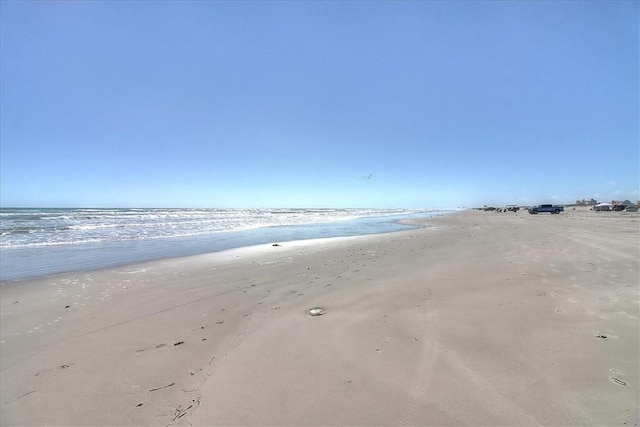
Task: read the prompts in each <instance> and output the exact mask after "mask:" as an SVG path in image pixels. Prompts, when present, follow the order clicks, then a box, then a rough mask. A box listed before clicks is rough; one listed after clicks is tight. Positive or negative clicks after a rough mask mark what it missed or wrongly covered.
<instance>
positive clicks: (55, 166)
mask: <svg viewBox="0 0 640 427" xmlns="http://www.w3.org/2000/svg"><path fill="white" fill-rule="evenodd" d="M0 17H1V30H0V31H1V33H0V36H1V38H0V42H1V46H0V47H1V49H0V54H1V58H0V59H1V70H0V71H1V79H0V83H1V95H0V97H1V98H0V107H1V110H0V111H1V112H0V114H1V116H0V119H1V128H0V132H1V134H0V136H1V145H0V155H1V156H0V178H1V181H0V185H1V188H0V189H1V192H0V204H1V205H2V206H4V207H9V206H49V207H55V206H61V207H406V208H429V207H459V206H466V207H471V206H481V205H483V204H491V205H501V204H511V203H518V204H534V203H545V202H556V203H568V202H574V201H575V200H576V199H582V198H587V199H589V198H591V197H594V198H596V199H598V200H600V201H605V200H606V201H608V200H611V199H622V200H624V199H630V200H633V201H635V200H637V199H640V195H639V194H638V189H639V179H640V178H639V161H640V155H639V129H638V120H639V117H640V116H639V106H638V104H639V96H640V95H639V94H640V89H639V81H640V75H639V58H638V57H639V46H638V37H639V34H638V26H639V3H638V2H636V1H606V2H605V1H598V2H580V1H568V2H562V1H558V2H546V1H545V2H535V1H528V2H516V1H513V2H502V1H501V2H481V1H473V2H464V1H456V2H453V1H452V2H437V1H429V2H367V1H358V2H302V1H301V2H266V1H265V2H248V1H247V2H206V1H202V2H169V1H161V2H153V1H141V2H126V1H121V2H79V1H78V2H75V1H73V2H71V1H69V2H56V1H47V2H44V1H35V2H29V1H3V2H2V4H1V6H0ZM370 174H372V176H371V177H370V179H363V177H365V176H369V175H370Z"/></svg>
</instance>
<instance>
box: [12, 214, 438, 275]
mask: <svg viewBox="0 0 640 427" xmlns="http://www.w3.org/2000/svg"><path fill="white" fill-rule="evenodd" d="M442 212H444V211H435V210H429V211H425V210H407V209H35V208H28V209H17V208H9V209H8V208H3V209H0V280H3V281H7V280H13V279H22V278H27V277H36V276H42V275H47V274H53V273H62V272H68V271H84V270H92V269H96V268H103V267H113V266H117V265H123V264H129V263H133V262H140V261H149V260H154V259H162V258H171V257H178V256H186V255H195V254H202V253H207V252H216V251H221V250H225V249H231V248H237V247H243V246H250V245H256V244H263V243H270V242H274V243H275V242H284V241H291V240H301V239H313V238H323V237H340V236H355V235H365V234H377V233H387V232H392V231H399V230H402V229H408V228H411V226H409V225H405V224H400V223H399V222H398V221H399V220H400V219H405V218H416V217H426V216H432V215H435V214H438V213H442Z"/></svg>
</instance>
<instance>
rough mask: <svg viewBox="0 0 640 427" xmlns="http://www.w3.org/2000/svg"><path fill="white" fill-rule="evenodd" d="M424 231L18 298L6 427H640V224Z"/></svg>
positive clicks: (529, 223)
mask: <svg viewBox="0 0 640 427" xmlns="http://www.w3.org/2000/svg"><path fill="white" fill-rule="evenodd" d="M424 223H425V224H426V225H427V227H426V228H422V229H417V230H410V231H403V232H398V233H392V234H385V235H377V236H363V237H353V238H338V239H325V240H317V241H305V242H281V244H280V246H272V245H271V244H269V245H262V246H258V247H252V248H244V249H238V250H232V251H226V252H223V253H218V254H207V255H199V256H193V257H185V258H177V259H170V260H161V261H154V262H148V263H142V264H136V265H129V266H125V267H119V268H111V269H107V270H101V271H91V272H82V273H74V274H65V275H57V276H51V277H45V278H40V279H35V280H25V281H21V282H9V283H4V284H2V286H1V287H0V301H1V319H0V320H1V323H0V325H1V327H0V340H1V344H0V350H1V354H0V355H1V357H0V365H1V366H0V370H1V371H0V373H1V376H0V378H1V403H0V404H1V407H0V414H1V415H0V417H1V422H2V425H634V424H635V425H638V402H639V400H640V393H639V384H640V378H639V372H638V371H639V362H640V357H639V349H640V344H639V332H640V326H639V325H640V320H639V318H640V284H639V271H640V265H639V264H640V253H639V247H640V244H639V242H640V240H639V238H640V215H639V214H637V213H619V212H600V213H596V212H591V211H588V210H585V209H577V210H567V211H566V212H564V213H562V214H560V215H548V214H540V215H529V214H527V213H526V212H519V213H517V214H514V213H492V212H481V211H466V212H461V213H458V214H455V215H452V216H443V217H438V218H433V219H429V220H424ZM316 307H318V308H322V309H324V310H325V312H326V313H325V314H324V315H321V316H310V315H309V310H310V309H312V308H316Z"/></svg>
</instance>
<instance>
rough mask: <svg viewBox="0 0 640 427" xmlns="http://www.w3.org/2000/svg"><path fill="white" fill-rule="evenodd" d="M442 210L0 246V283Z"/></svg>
mask: <svg viewBox="0 0 640 427" xmlns="http://www.w3.org/2000/svg"><path fill="white" fill-rule="evenodd" d="M448 213H449V212H445V211H424V212H416V213H412V214H402V215H390V216H374V217H361V218H353V219H348V220H342V221H336V222H320V223H304V224H297V225H293V224H292V225H286V226H275V227H263V228H252V229H247V230H237V231H229V232H219V233H213V234H203V235H194V236H176V237H170V238H169V237H164V238H146V239H139V240H138V239H134V240H123V241H104V242H101V243H87V242H85V243H78V244H69V245H51V246H47V245H44V246H35V247H25V248H3V249H2V250H3V254H2V257H0V263H1V268H0V284H3V283H5V282H12V281H16V280H23V279H36V278H38V277H44V276H50V275H56V274H65V273H73V272H76V273H80V272H83V271H96V270H100V269H104V268H116V267H120V266H125V265H129V264H135V263H139V262H147V261H154V260H161V259H171V258H178V257H186V256H192V255H202V254H207V253H214V252H219V251H224V250H228V249H233V248H240V247H245V246H253V245H261V244H267V243H270V242H271V243H275V242H277V241H281V242H282V241H284V242H289V241H297V240H305V239H314V238H325V237H341V236H344V237H346V236H358V235H369V234H384V233H389V232H396V231H401V230H402V229H408V228H411V227H415V225H412V224H403V223H402V222H401V221H402V220H403V219H405V218H412V217H413V216H414V215H417V218H422V217H430V216H437V215H446V214H448ZM398 217H400V218H398ZM402 217H404V218H402Z"/></svg>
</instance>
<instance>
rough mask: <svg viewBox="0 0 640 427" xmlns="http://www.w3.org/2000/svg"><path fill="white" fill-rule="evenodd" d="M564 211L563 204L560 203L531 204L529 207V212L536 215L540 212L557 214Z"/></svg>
mask: <svg viewBox="0 0 640 427" xmlns="http://www.w3.org/2000/svg"><path fill="white" fill-rule="evenodd" d="M563 211H564V206H560V205H538V206H531V207H530V208H529V213H530V214H533V215H537V214H539V213H540V212H549V213H551V214H559V213H560V212H563Z"/></svg>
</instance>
